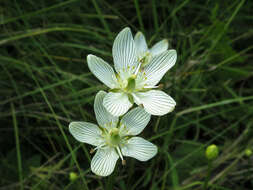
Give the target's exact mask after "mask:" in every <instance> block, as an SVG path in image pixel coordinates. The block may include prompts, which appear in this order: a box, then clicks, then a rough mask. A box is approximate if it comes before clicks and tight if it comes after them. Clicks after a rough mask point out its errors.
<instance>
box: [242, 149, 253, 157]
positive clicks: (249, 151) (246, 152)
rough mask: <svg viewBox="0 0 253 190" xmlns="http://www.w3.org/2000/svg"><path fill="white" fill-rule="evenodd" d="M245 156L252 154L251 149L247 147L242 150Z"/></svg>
mask: <svg viewBox="0 0 253 190" xmlns="http://www.w3.org/2000/svg"><path fill="white" fill-rule="evenodd" d="M244 154H245V156H247V157H250V156H251V155H252V150H251V149H249V148H247V149H246V150H245V152H244Z"/></svg>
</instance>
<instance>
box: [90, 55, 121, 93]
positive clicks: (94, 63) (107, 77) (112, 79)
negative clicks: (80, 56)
mask: <svg viewBox="0 0 253 190" xmlns="http://www.w3.org/2000/svg"><path fill="white" fill-rule="evenodd" d="M87 62H88V67H89V69H90V71H91V72H92V73H93V74H94V75H95V76H96V77H97V78H98V79H99V80H100V81H101V82H102V83H104V84H105V85H106V86H108V87H109V88H117V87H118V83H117V78H116V76H115V74H114V70H113V68H112V67H111V66H110V65H109V64H108V63H107V62H105V61H104V60H103V59H101V58H99V57H97V56H95V55H91V54H90V55H88V56H87Z"/></svg>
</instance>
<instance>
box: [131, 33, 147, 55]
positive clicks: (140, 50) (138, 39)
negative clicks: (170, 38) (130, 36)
mask: <svg viewBox="0 0 253 190" xmlns="http://www.w3.org/2000/svg"><path fill="white" fill-rule="evenodd" d="M134 42H135V46H136V51H137V54H138V57H140V56H141V55H143V54H144V53H145V52H147V51H148V46H147V43H146V39H145V36H144V35H143V34H142V33H141V32H137V33H136V34H135V36H134Z"/></svg>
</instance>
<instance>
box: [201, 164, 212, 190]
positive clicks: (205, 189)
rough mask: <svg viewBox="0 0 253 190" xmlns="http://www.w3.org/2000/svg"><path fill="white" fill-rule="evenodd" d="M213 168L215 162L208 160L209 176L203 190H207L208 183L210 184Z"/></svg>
mask: <svg viewBox="0 0 253 190" xmlns="http://www.w3.org/2000/svg"><path fill="white" fill-rule="evenodd" d="M212 167H213V161H212V160H208V169H207V176H206V179H205V183H204V185H203V189H204V190H207V187H208V182H209V180H210V177H211V171H212Z"/></svg>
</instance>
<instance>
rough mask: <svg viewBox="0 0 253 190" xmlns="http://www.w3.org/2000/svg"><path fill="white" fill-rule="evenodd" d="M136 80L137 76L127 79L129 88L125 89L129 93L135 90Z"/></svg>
mask: <svg viewBox="0 0 253 190" xmlns="http://www.w3.org/2000/svg"><path fill="white" fill-rule="evenodd" d="M135 79H136V75H132V76H131V77H129V78H128V79H127V86H126V88H125V90H126V91H127V92H133V91H134V90H135Z"/></svg>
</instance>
